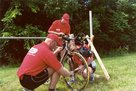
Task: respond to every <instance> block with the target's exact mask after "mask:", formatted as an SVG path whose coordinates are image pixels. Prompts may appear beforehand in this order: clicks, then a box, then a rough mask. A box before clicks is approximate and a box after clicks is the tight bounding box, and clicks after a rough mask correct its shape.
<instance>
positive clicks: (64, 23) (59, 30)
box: [48, 13, 70, 36]
mask: <svg viewBox="0 0 136 91" xmlns="http://www.w3.org/2000/svg"><path fill="white" fill-rule="evenodd" d="M48 33H53V34H56V35H58V36H59V35H64V34H66V35H69V34H70V25H69V14H68V13H65V14H63V16H62V18H61V19H60V20H55V21H54V22H53V23H52V25H51V26H50V28H49V30H48Z"/></svg>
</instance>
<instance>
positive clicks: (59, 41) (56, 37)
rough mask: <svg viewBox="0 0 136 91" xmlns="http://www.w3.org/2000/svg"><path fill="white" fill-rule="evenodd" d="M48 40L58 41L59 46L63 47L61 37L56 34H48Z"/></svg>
mask: <svg viewBox="0 0 136 91" xmlns="http://www.w3.org/2000/svg"><path fill="white" fill-rule="evenodd" d="M47 38H50V39H52V40H54V41H56V42H57V44H58V45H59V46H61V45H62V41H61V39H59V37H58V36H57V35H55V34H48V35H47Z"/></svg>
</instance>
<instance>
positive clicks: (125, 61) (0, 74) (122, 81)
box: [0, 53, 136, 91]
mask: <svg viewBox="0 0 136 91" xmlns="http://www.w3.org/2000/svg"><path fill="white" fill-rule="evenodd" d="M102 60H103V63H104V65H105V67H106V69H107V70H108V73H109V74H110V77H111V79H110V80H109V81H107V80H106V79H105V77H104V74H103V71H102V70H101V68H100V66H99V64H98V63H97V70H96V74H98V75H100V77H95V81H94V82H93V83H90V84H89V85H88V86H87V88H86V89H85V90H84V91H136V53H131V54H124V55H122V56H112V57H111V56H110V57H108V56H107V57H104V58H102ZM96 62H97V61H96ZM17 69H18V67H11V66H6V67H0V91H21V89H22V87H21V86H20V84H19V81H18V78H17V76H16V71H17ZM47 89H48V85H42V86H40V87H39V88H37V89H36V91H48V90H47ZM57 89H58V91H70V90H69V89H68V88H67V87H66V85H65V83H64V81H63V79H60V81H59V83H58V85H57Z"/></svg>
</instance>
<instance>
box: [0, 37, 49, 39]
mask: <svg viewBox="0 0 136 91" xmlns="http://www.w3.org/2000/svg"><path fill="white" fill-rule="evenodd" d="M0 39H46V37H0Z"/></svg>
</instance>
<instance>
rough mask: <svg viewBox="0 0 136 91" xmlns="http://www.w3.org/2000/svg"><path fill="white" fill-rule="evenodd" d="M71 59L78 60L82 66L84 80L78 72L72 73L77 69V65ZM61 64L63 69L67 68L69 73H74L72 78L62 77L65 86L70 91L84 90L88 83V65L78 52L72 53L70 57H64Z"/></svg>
mask: <svg viewBox="0 0 136 91" xmlns="http://www.w3.org/2000/svg"><path fill="white" fill-rule="evenodd" d="M73 57H77V58H78V59H80V62H81V63H82V65H83V66H84V69H86V73H87V77H86V78H84V77H83V75H82V74H79V72H78V71H74V70H76V69H77V68H78V63H77V62H76V61H75V59H74V58H73ZM62 64H63V66H64V67H65V68H67V69H68V70H70V71H74V76H72V77H64V80H65V82H66V84H67V86H68V87H69V88H70V89H72V90H75V89H76V90H77V91H80V90H82V89H84V88H85V87H86V86H87V84H88V82H89V71H88V64H87V62H86V60H85V59H84V57H83V56H82V55H81V54H80V53H78V52H72V53H71V54H70V55H66V56H65V57H64V59H63V61H62Z"/></svg>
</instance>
